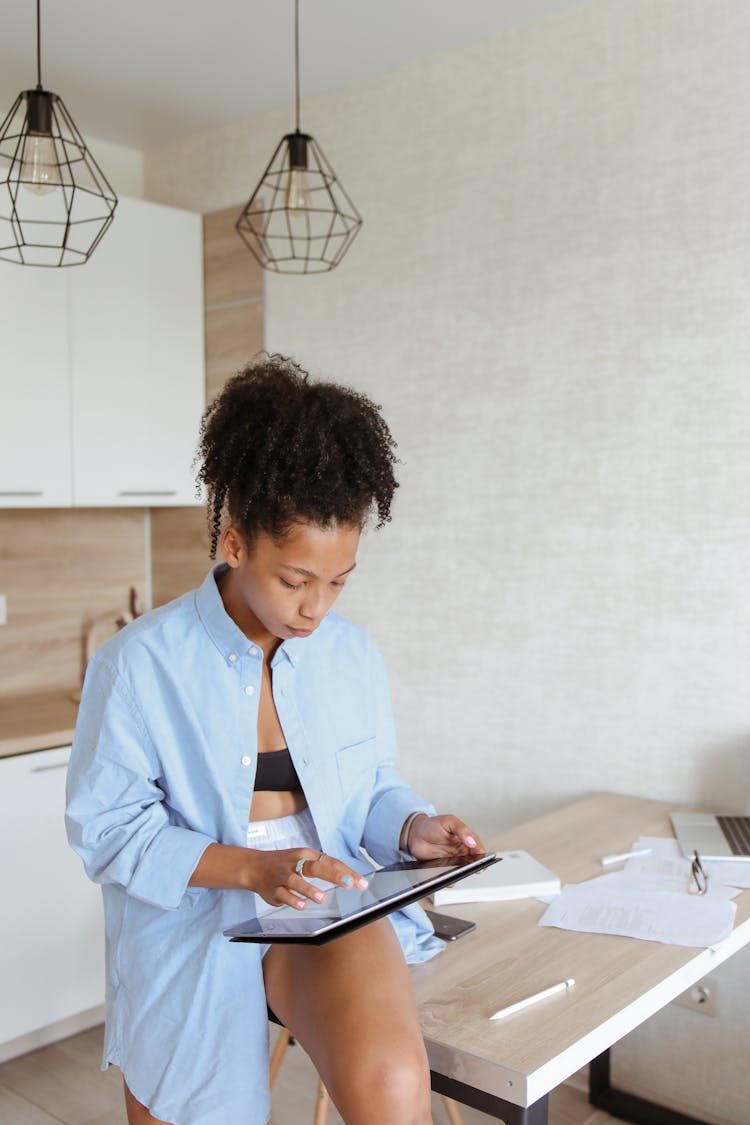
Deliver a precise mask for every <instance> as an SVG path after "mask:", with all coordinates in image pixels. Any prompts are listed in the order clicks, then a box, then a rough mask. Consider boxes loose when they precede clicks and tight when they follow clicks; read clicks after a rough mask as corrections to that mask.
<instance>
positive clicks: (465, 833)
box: [450, 817, 480, 851]
mask: <svg viewBox="0 0 750 1125" xmlns="http://www.w3.org/2000/svg"><path fill="white" fill-rule="evenodd" d="M451 819H452V822H453V823H452V824H451V825H450V831H451V833H452V834H453V835H454V836H456V837H457V838H458V839H459V840H460V841H461V843H462V844H463V845H464V846H465V847H467V848H468V849H469V850H470V851H478V850H479V847H480V845H479V843H478V840H477V837H476V836H475V834H474V833H473V832H472V831H471V829H470V828H469V826H468V824H464V822H463V821H462V820H459V819H458V817H452V818H451Z"/></svg>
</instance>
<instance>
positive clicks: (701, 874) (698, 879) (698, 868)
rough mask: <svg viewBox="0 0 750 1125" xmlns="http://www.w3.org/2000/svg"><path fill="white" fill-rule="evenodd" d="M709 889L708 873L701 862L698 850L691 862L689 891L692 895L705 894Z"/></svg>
mask: <svg viewBox="0 0 750 1125" xmlns="http://www.w3.org/2000/svg"><path fill="white" fill-rule="evenodd" d="M707 890H708V875H707V874H706V870H705V868H704V866H703V864H702V863H701V857H700V856H699V855H698V853H697V852H693V860H692V863H691V864H690V886H689V887H688V893H689V894H691V895H704V894H705V893H706V891H707Z"/></svg>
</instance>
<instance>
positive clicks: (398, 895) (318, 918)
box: [223, 852, 500, 945]
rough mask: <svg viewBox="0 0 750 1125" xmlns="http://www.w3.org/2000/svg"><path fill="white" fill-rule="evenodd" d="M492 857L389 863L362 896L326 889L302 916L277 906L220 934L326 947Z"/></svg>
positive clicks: (486, 863)
mask: <svg viewBox="0 0 750 1125" xmlns="http://www.w3.org/2000/svg"><path fill="white" fill-rule="evenodd" d="M499 858H500V857H499V856H496V855H495V853H494V852H492V853H490V854H488V855H481V856H460V857H459V858H457V859H435V860H427V861H425V862H422V863H419V862H417V861H416V860H410V861H408V862H406V863H393V864H391V865H390V866H389V867H381V868H380V869H379V870H377V871H373V872H372V873H371V874H369V875H367V876H366V877H367V878H368V879H369V886H368V888H367V890H366V891H360V890H357V888H356V887H352V888H346V887H336V886H331V884H326V885H325V886H323V884H319V883H318V882H317V881H316V885H320V886H323V889H326V888H327V887H328V886H331V889H330V890H329V891H328V894H327V896H326V901H325V902H321V903H315V902H311V901H310V900H309V899H308V900H306V902H307V905H306V906H305V909H304V910H297V909H295V907H293V906H279V907H277V908H276V909H275V910H271V911H270V912H269V913H268V914H263V915H262V916H261V917H260V918H248V919H247V921H245V922H238V923H237V924H236V925H234V926H230V927H229V929H227V930H224V931H223V933H224V936H225V937H228V938H230V939H231V940H232V941H251V942H260V943H262V944H264V945H270V944H274V943H279V942H285V943H287V944H289V945H325V943H326V942H329V941H333V939H334V938H338V937H342V936H343V935H344V934H348V933H351V931H352V930H356V929H358V928H359V927H360V926H365V925H367V923H368V922H374V921H375V919H376V918H382V917H383V916H384V915H385V914H390V913H391V912H392V911H394V910H398V909H399V908H400V907H402V906H406V905H408V903H410V902H416V900H417V899H418V898H422V896H423V895H426V894H428V893H429V892H431V891H434V890H436V889H437V888H438V887H445V886H447V885H448V883H455V882H457V881H458V880H459V879H464V878H466V876H467V875H473V874H474V872H476V871H481V870H482V869H483V868H485V867H489V866H490V864H492V863H497V862H498V860H499Z"/></svg>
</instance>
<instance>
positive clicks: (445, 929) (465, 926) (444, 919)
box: [425, 910, 477, 941]
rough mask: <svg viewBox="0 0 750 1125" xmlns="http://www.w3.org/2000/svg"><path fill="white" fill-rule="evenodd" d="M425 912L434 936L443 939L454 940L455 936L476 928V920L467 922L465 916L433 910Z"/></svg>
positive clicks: (460, 935)
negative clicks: (458, 916) (437, 912)
mask: <svg viewBox="0 0 750 1125" xmlns="http://www.w3.org/2000/svg"><path fill="white" fill-rule="evenodd" d="M425 914H426V915H427V917H428V918H429V919H430V922H431V923H432V928H433V930H434V931H435V937H439V938H442V939H443V941H455V940H456V938H460V937H463V936H464V934H470V933H471V931H472V930H475V929H476V928H477V924H476V922H467V920H466V919H465V918H454V917H453V915H452V914H436V913H435V911H434V910H425Z"/></svg>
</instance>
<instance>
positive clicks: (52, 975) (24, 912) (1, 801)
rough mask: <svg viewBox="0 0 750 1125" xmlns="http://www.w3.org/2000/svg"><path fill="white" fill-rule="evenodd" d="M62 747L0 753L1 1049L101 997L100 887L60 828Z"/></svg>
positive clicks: (65, 759) (66, 753)
mask: <svg viewBox="0 0 750 1125" xmlns="http://www.w3.org/2000/svg"><path fill="white" fill-rule="evenodd" d="M69 756H70V748H69V747H68V748H62V749H59V750H41V751H39V752H38V753H31V754H18V755H16V756H14V757H9V758H0V825H1V827H0V832H1V833H2V840H3V845H4V847H3V851H4V860H5V862H4V864H3V875H2V896H1V900H2V908H1V909H0V949H2V957H1V958H0V994H1V995H2V1003H1V1004H0V1050H2V1047H3V1045H4V1044H8V1042H9V1041H11V1040H15V1039H18V1038H20V1037H21V1036H27V1035H29V1034H30V1033H33V1032H38V1031H39V1030H40V1029H43V1028H45V1027H48V1026H49V1025H51V1024H55V1023H58V1022H59V1021H61V1020H70V1019H71V1018H72V1017H75V1016H77V1015H79V1014H80V1013H83V1012H86V1011H88V1010H89V1009H91V1008H96V1007H98V1006H99V1005H101V1004H103V1002H104V921H103V910H102V901H101V890H100V888H99V887H98V886H96V885H95V884H93V883H91V882H90V881H89V880H88V878H87V877H86V874H85V872H84V870H83V864H82V863H81V860H80V859H79V858H78V856H77V855H76V854H75V852H73V851H72V850H71V849H70V847H69V845H68V842H67V839H66V836H65V826H64V819H63V817H64V811H65V773H66V767H67V762H68V758H69Z"/></svg>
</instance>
